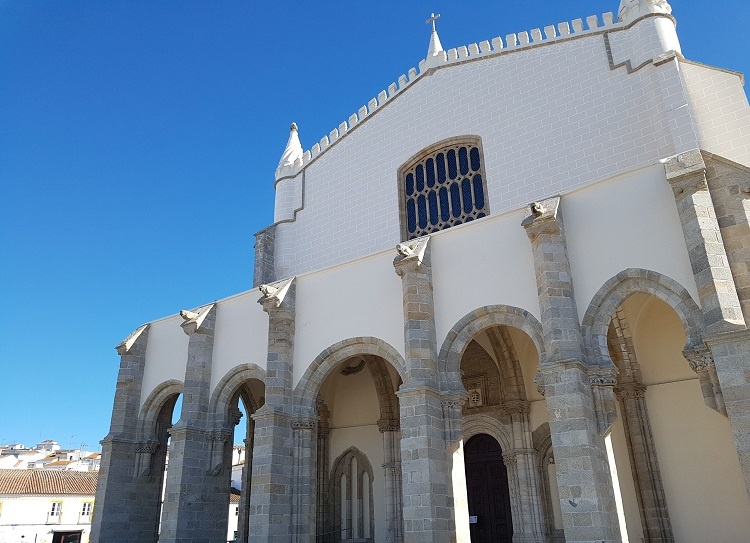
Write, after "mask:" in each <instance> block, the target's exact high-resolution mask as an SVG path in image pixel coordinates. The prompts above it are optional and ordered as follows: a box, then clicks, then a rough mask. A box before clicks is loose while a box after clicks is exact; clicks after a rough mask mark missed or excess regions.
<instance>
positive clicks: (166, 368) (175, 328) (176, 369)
mask: <svg viewBox="0 0 750 543" xmlns="http://www.w3.org/2000/svg"><path fill="white" fill-rule="evenodd" d="M183 322H184V321H183V320H182V317H180V316H179V315H174V316H172V317H167V318H165V319H161V320H159V321H156V322H153V323H151V326H150V327H149V331H148V344H147V345H146V367H145V369H144V371H143V385H142V387H141V406H143V402H144V401H146V398H148V396H149V394H151V391H152V390H153V389H154V388H156V387H157V386H158V385H159V384H161V383H163V382H164V381H168V380H170V379H175V380H177V381H180V382H182V381H184V380H185V367H186V366H187V351H188V340H189V338H188V336H187V335H186V334H185V332H184V331H183V330H182V328H180V325H181V324H182V323H183Z"/></svg>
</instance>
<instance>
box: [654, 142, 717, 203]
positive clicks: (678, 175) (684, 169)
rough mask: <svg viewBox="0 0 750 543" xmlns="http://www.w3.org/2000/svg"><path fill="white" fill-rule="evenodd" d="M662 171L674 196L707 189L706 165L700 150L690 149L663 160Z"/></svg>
mask: <svg viewBox="0 0 750 543" xmlns="http://www.w3.org/2000/svg"><path fill="white" fill-rule="evenodd" d="M664 170H665V172H666V175H667V181H669V184H670V185H672V190H673V191H674V193H675V196H680V195H688V194H692V193H694V192H696V191H698V190H703V189H708V183H707V182H706V163H705V162H704V160H703V155H702V154H701V152H700V149H691V150H690V151H685V152H684V153H680V154H678V155H674V156H671V157H669V158H667V159H666V160H664Z"/></svg>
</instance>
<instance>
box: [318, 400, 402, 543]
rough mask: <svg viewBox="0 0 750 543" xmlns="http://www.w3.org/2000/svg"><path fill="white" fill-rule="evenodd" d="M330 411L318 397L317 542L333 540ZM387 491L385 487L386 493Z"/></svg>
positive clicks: (328, 542) (325, 542) (323, 542)
mask: <svg viewBox="0 0 750 543" xmlns="http://www.w3.org/2000/svg"><path fill="white" fill-rule="evenodd" d="M330 417H331V412H330V411H329V410H328V406H327V405H326V404H325V403H324V402H323V399H322V398H320V397H319V398H318V450H317V455H316V456H317V462H316V465H317V466H316V467H317V474H318V485H317V493H318V497H317V504H318V505H317V517H316V522H315V525H316V527H317V530H316V536H317V538H318V543H330V542H332V541H333V539H334V538H333V534H332V533H331V532H332V531H333V522H332V520H333V517H332V511H331V503H330V502H331V501H330V490H329V486H330V485H329V473H328V467H329V466H330V464H331V448H330V447H331V443H330V435H331V427H330V424H329V420H330ZM387 492H388V490H387V488H386V493H387Z"/></svg>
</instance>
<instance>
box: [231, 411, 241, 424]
mask: <svg viewBox="0 0 750 543" xmlns="http://www.w3.org/2000/svg"><path fill="white" fill-rule="evenodd" d="M241 420H242V411H240V410H239V408H237V407H231V408H229V424H231V425H232V426H237V425H238V424H239V423H240V421H241Z"/></svg>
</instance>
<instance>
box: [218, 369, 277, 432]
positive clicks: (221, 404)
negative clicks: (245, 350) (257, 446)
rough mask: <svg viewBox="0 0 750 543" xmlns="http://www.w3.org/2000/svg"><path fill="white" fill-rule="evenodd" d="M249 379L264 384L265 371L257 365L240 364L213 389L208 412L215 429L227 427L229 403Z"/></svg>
mask: <svg viewBox="0 0 750 543" xmlns="http://www.w3.org/2000/svg"><path fill="white" fill-rule="evenodd" d="M250 379H255V380H257V381H260V382H261V383H264V384H265V382H266V371H265V370H264V369H263V368H261V367H260V366H258V365H257V364H251V363H247V364H240V365H238V366H235V367H233V368H232V369H231V370H229V371H228V372H227V373H226V375H224V377H222V378H221V380H220V381H219V382H218V383H217V385H216V386H215V387H214V390H213V392H212V393H211V401H210V403H209V408H208V409H209V411H208V412H209V416H210V418H211V420H213V421H214V427H215V428H223V427H224V426H226V425H227V423H228V421H227V414H228V412H229V406H230V403H231V402H232V399H233V398H234V396H235V394H236V393H237V391H238V390H239V388H240V387H241V386H242V385H243V384H244V383H246V382H247V381H249V380H250Z"/></svg>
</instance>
